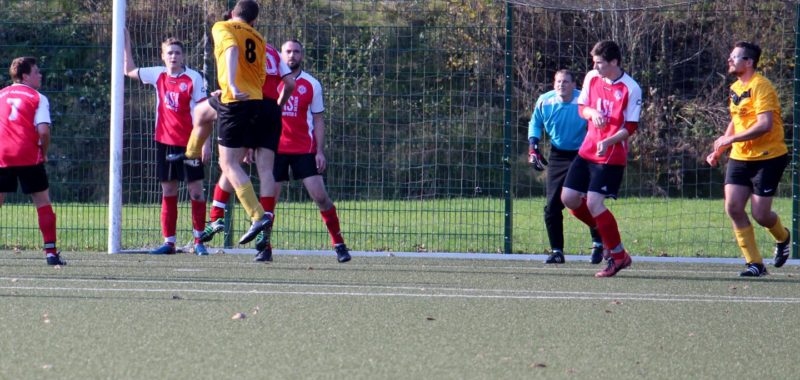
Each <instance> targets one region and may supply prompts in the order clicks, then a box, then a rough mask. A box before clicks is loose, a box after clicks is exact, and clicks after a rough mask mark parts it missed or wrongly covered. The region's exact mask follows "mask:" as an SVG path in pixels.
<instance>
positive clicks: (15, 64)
mask: <svg viewBox="0 0 800 380" xmlns="http://www.w3.org/2000/svg"><path fill="white" fill-rule="evenodd" d="M33 66H36V58H33V57H17V58H14V60H13V61H11V67H9V68H8V74H9V75H11V80H13V81H14V83H19V82H22V75H24V74H28V75H30V73H31V70H33Z"/></svg>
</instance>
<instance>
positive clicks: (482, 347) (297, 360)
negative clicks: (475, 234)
mask: <svg viewBox="0 0 800 380" xmlns="http://www.w3.org/2000/svg"><path fill="white" fill-rule="evenodd" d="M66 259H67V260H69V265H67V266H65V267H62V268H52V267H47V266H46V265H44V259H43V257H42V255H41V254H40V253H38V252H37V253H11V252H7V251H5V252H0V299H2V303H3V307H2V308H0V331H3V339H0V352H2V353H3V354H2V355H0V378H3V379H46V378H53V379H65V380H69V379H101V378H113V379H121V378H138V379H168V378H169V379H177V378H181V379H220V378H302V379H316V378H320V379H322V378H325V379H330V378H347V379H383V378H425V379H433V378H436V379H438V378H447V379H450V378H452V379H489V378H491V379H494V378H554V379H559V378H560V379H586V378H614V379H642V378H646V379H675V378H751V377H753V378H793V377H794V376H796V366H794V365H792V364H791V363H792V360H793V359H792V358H793V357H794V354H795V353H796V352H797V351H798V350H800V340H798V339H797V336H800V326H798V325H797V324H796V323H791V322H790V321H791V320H792V319H793V318H794V316H796V315H798V313H800V298H798V295H797V291H796V290H797V289H798V286H799V285H800V268H799V267H797V266H787V267H785V268H782V269H772V268H770V270H771V272H772V274H771V275H770V276H768V277H764V278H759V279H750V280H746V279H741V278H739V277H737V276H736V273H737V272H738V271H739V270H741V269H742V268H741V266H740V265H737V266H726V265H702V266H701V265H688V264H653V263H640V262H634V264H633V266H632V267H631V268H630V269H628V270H625V271H623V272H621V273H620V274H619V275H618V276H617V277H615V278H611V279H595V278H593V276H592V275H593V273H594V272H595V271H597V270H598V266H591V265H590V264H588V263H569V264H568V265H562V266H557V267H544V265H543V264H540V263H538V262H527V261H525V262H516V261H478V260H434V259H424V260H423V259H407V258H400V257H374V258H365V257H359V256H356V257H354V259H353V261H351V262H350V263H347V264H337V263H336V262H335V259H334V257H333V255H332V254H331V255H328V256H287V255H276V257H275V262H274V263H272V264H256V263H252V262H251V261H250V260H251V256H250V255H212V256H209V257H195V256H191V255H176V256H172V257H152V256H146V255H105V254H97V253H94V254H91V253H81V254H78V253H69V254H66ZM236 313H245V315H246V318H244V319H239V320H235V319H232V316H233V315H235V314H236Z"/></svg>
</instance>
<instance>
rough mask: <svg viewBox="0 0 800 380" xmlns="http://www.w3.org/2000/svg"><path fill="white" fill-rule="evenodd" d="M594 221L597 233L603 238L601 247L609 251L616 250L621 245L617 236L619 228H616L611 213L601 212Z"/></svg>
mask: <svg viewBox="0 0 800 380" xmlns="http://www.w3.org/2000/svg"><path fill="white" fill-rule="evenodd" d="M595 220H596V221H597V232H599V233H600V236H602V237H603V245H604V246H605V248H606V249H607V250H609V251H611V250H612V249H614V248H617V247H618V246H619V245H620V244H621V243H622V238H620V236H619V228H618V227H617V220H616V219H614V215H613V214H611V211H608V210H606V211H603V213H601V214H600V215H598V216H597V217H596V218H595Z"/></svg>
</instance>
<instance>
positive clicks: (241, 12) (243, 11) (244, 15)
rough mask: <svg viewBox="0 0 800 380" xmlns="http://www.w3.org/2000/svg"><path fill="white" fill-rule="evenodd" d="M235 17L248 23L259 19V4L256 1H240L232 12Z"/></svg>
mask: <svg viewBox="0 0 800 380" xmlns="http://www.w3.org/2000/svg"><path fill="white" fill-rule="evenodd" d="M231 15H232V16H233V17H239V18H241V19H242V20H244V21H246V22H247V23H251V22H253V21H255V19H256V18H258V3H256V1H255V0H239V1H237V2H236V6H235V7H233V11H231Z"/></svg>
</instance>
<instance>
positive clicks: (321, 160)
mask: <svg viewBox="0 0 800 380" xmlns="http://www.w3.org/2000/svg"><path fill="white" fill-rule="evenodd" d="M314 160H315V161H316V162H317V173H319V174H322V173H324V172H325V169H327V168H328V161H327V160H326V159H325V154H323V153H322V152H317V155H316V156H314Z"/></svg>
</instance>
